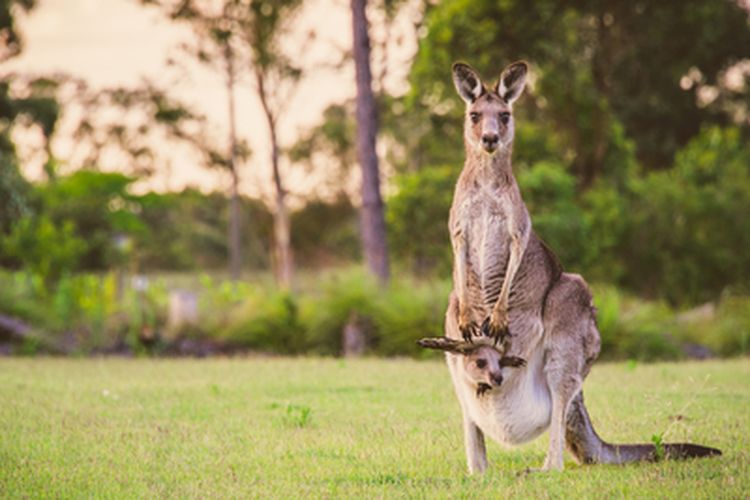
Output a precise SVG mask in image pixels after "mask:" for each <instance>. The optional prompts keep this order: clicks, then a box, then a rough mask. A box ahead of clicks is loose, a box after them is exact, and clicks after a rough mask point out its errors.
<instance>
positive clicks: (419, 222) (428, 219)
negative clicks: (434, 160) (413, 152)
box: [386, 166, 458, 276]
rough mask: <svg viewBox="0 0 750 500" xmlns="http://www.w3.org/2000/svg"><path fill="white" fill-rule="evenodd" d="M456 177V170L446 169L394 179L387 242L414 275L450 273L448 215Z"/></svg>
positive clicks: (437, 168)
mask: <svg viewBox="0 0 750 500" xmlns="http://www.w3.org/2000/svg"><path fill="white" fill-rule="evenodd" d="M457 178H458V169H457V168H451V167H447V166H444V167H433V168H426V169H423V170H420V171H418V172H414V173H409V174H402V175H401V176H399V177H397V178H396V182H395V184H396V188H397V191H396V194H395V195H393V196H392V197H391V198H390V199H389V200H388V208H387V210H388V211H387V213H386V216H387V222H388V228H389V242H390V245H391V249H392V251H393V253H394V255H395V256H396V257H398V258H400V259H401V260H402V261H403V262H404V264H405V265H407V266H408V267H409V268H410V269H412V270H413V271H414V272H416V273H417V274H426V273H427V272H428V271H429V272H434V271H437V273H438V274H439V275H441V276H447V275H448V274H449V272H450V268H451V265H452V251H451V246H450V240H449V238H448V212H449V211H450V206H451V201H452V199H453V189H454V186H455V184H456V179H457Z"/></svg>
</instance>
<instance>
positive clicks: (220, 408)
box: [0, 357, 750, 498]
mask: <svg viewBox="0 0 750 500" xmlns="http://www.w3.org/2000/svg"><path fill="white" fill-rule="evenodd" d="M585 394H586V401H587V403H588V406H589V411H590V413H591V415H592V418H593V420H594V424H595V425H596V427H597V430H598V431H599V433H600V434H601V435H602V436H603V437H604V438H605V439H608V440H610V441H618V442H636V441H640V442H643V441H650V440H651V437H652V436H653V435H655V434H660V433H664V441H665V442H669V441H692V442H697V443H703V444H708V445H711V446H716V447H718V448H721V449H722V450H723V451H724V455H723V456H722V457H719V458H714V459H705V460H691V461H687V462H666V463H657V464H638V465H630V466H625V467H616V466H578V465H576V464H575V463H574V462H572V460H571V459H570V457H569V456H568V457H566V470H565V471H564V472H562V473H549V474H533V475H519V472H521V471H523V470H524V469H526V468H527V467H537V466H540V465H541V463H542V461H543V459H544V454H545V449H546V444H547V438H546V436H544V437H542V438H540V439H538V440H537V441H535V442H533V443H530V444H528V445H525V446H522V447H519V448H516V449H511V450H504V449H502V448H501V447H500V446H498V445H497V444H495V443H490V444H489V446H488V452H489V459H490V468H489V471H488V473H487V474H486V475H484V476H483V477H469V476H468V475H467V474H466V471H465V464H464V456H463V442H462V436H461V425H460V411H459V408H458V404H457V402H456V400H455V398H454V395H453V392H452V388H451V386H450V382H449V377H448V372H447V369H446V368H445V366H444V364H443V363H442V362H440V361H439V360H434V361H413V360H381V359H364V360H355V361H349V360H337V359H316V358H299V359H290V358H260V357H259V358H252V357H251V358H241V359H211V360H151V359H139V360H127V359H44V358H40V359H2V360H0V429H1V434H0V497H3V498H8V497H10V498H16V497H52V496H53V497H66V498H69V497H79V498H80V497H120V498H122V497H127V498H134V497H141V498H143V497H149V498H153V497H180V498H182V497H220V498H226V497H262V498H269V497H274V498H295V497H347V498H364V497H367V498H370V497H423V498H433V497H451V498H455V497H472V498H481V497H485V498H503V497H509V496H511V495H512V496H521V497H531V498H539V497H560V496H567V497H583V498H602V497H611V496H616V497H622V496H628V497H676V498H679V497H705V498H717V497H733V498H740V497H748V495H750V451H748V445H749V444H750V443H749V442H748V436H749V434H748V433H749V432H750V360H748V359H741V360H732V361H711V362H702V363H677V364H672V363H660V364H649V365H645V364H634V363H618V364H606V363H603V364H598V365H596V366H595V367H594V370H593V371H592V373H591V375H590V376H589V378H588V380H587V381H586V385H585Z"/></svg>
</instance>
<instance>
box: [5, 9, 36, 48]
mask: <svg viewBox="0 0 750 500" xmlns="http://www.w3.org/2000/svg"><path fill="white" fill-rule="evenodd" d="M35 6H36V0H1V1H0V40H2V46H1V47H0V62H2V61H4V60H6V59H9V58H11V57H14V56H16V55H18V54H19V53H20V52H21V49H22V45H23V44H22V38H21V34H20V33H19V31H18V29H17V27H16V19H15V16H16V14H17V13H18V9H23V10H24V11H26V12H28V11H30V10H31V9H33V8H34V7H35Z"/></svg>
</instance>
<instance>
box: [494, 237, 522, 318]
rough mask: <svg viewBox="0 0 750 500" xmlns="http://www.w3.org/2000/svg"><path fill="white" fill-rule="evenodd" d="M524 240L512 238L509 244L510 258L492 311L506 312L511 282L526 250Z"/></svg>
mask: <svg viewBox="0 0 750 500" xmlns="http://www.w3.org/2000/svg"><path fill="white" fill-rule="evenodd" d="M526 241H527V239H526V238H522V237H520V236H516V237H512V239H511V243H510V256H509V257H508V267H507V269H506V271H505V279H504V280H503V286H502V287H500V294H499V295H498V297H497V301H496V302H495V305H494V307H493V311H495V312H499V311H507V310H508V300H509V298H510V289H511V287H512V286H513V280H514V279H515V277H516V273H517V272H518V268H519V267H521V257H522V256H523V252H524V250H525V249H526Z"/></svg>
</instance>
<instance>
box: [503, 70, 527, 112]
mask: <svg viewBox="0 0 750 500" xmlns="http://www.w3.org/2000/svg"><path fill="white" fill-rule="evenodd" d="M528 69H529V67H528V65H527V64H526V63H525V62H524V61H518V62H514V63H513V64H511V65H510V66H508V67H507V68H505V69H504V70H503V72H502V74H501V75H500V81H499V82H497V93H498V95H499V96H500V97H502V98H503V100H504V101H505V102H507V103H508V104H510V103H512V102H513V101H515V100H516V99H518V98H519V97H520V95H521V92H523V88H524V86H525V85H526V73H527V72H528Z"/></svg>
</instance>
